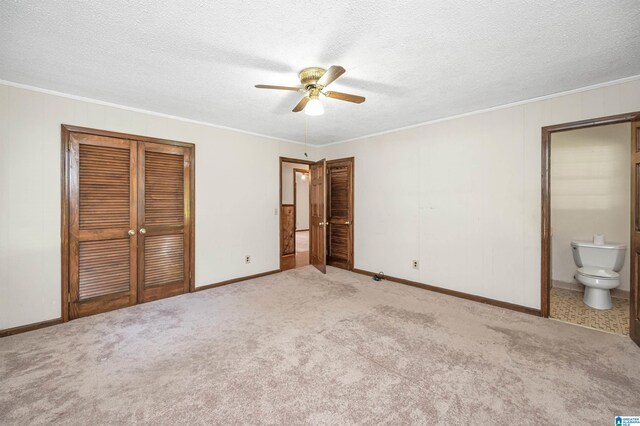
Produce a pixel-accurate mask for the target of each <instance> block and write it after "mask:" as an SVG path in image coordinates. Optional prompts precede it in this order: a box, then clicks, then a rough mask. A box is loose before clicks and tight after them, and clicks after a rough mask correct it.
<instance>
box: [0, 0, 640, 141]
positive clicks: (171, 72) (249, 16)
mask: <svg viewBox="0 0 640 426" xmlns="http://www.w3.org/2000/svg"><path fill="white" fill-rule="evenodd" d="M639 52H640V2H638V1H637V0H626V1H625V0H617V1H615V0H610V1H598V2H596V1H590V0H584V1H576V0H564V1H555V0H537V1H535V0H534V1H524V0H523V1H515V0H513V1H505V0H503V1H492V2H480V1H460V0H455V1H451V0H448V1H441V0H439V1H425V0H422V1H389V0H385V1H380V0H378V1H375V2H374V1H371V2H365V1H345V0H341V1H330V0H325V1H322V2H318V1H291V0H289V1H285V0H271V1H239V0H222V1H204V0H200V1H196V0H191V1H175V0H153V1H151V0H149V1H118V0H110V1H53V0H52V1H41V0H20V1H11V0H4V1H2V2H0V79H3V80H8V81H12V82H16V83H22V84H26V85H32V86H36V87H40V88H45V89H50V90H55V91H59V92H63V93H68V94H72V95H77V96H83V97H89V98H93V99H97V100H101V101H106V102H112V103H117V104H122V105H126V106H130V107H136V108H141V109H146V110H150V111H155V112H160V113H165V114H171V115H176V116H180V117H184V118H189V119H193V120H199V121H204V122H208V123H212V124H216V125H221V126H228V127H233V128H237V129H241V130H245V131H250V132H256V133H260V134H264V135H269V136H273V137H279V138H285V139H290V140H297V141H301V140H303V137H304V136H303V135H304V117H305V116H304V115H303V113H298V114H294V113H292V112H290V111H291V109H292V108H293V107H294V106H295V105H296V103H297V102H298V100H299V98H300V97H301V95H300V94H299V93H295V92H279V91H268V90H258V89H255V88H254V87H253V85H254V84H258V83H263V84H276V85H294V84H296V83H297V72H298V71H299V70H300V69H301V68H304V67H307V66H322V67H325V68H326V67H328V66H330V65H332V64H339V65H342V66H344V67H345V68H346V69H347V72H346V74H345V75H344V76H343V77H341V78H340V79H339V80H338V81H337V82H336V83H334V84H333V85H331V90H335V91H344V92H348V93H355V94H360V95H363V96H366V97H367V101H366V102H365V103H364V104H362V105H355V104H350V103H347V102H340V101H336V100H332V99H326V98H323V103H324V104H325V110H326V112H325V114H324V115H323V116H320V117H309V142H310V143H314V144H324V143H330V142H335V141H340V140H345V139H350V138H354V137H359V136H364V135H368V134H372V133H377V132H381V131H385V130H390V129H395V128H399V127H404V126H408V125H412V124H417V123H421V122H425V121H429V120H434V119H437V118H442V117H447V116H451V115H457V114H461V113H465V112H470V111H474V110H478V109H483V108H488V107H492V106H497V105H502V104H506V103H510V102H514V101H519V100H524V99H529V98H533V97H538V96H542V95H546V94H551V93H556V92H560V91H564V90H569V89H573V88H578V87H584V86H587V85H592V84H596V83H601V82H605V81H610V80H614V79H619V78H623V77H628V76H632V75H637V74H640V53H639Z"/></svg>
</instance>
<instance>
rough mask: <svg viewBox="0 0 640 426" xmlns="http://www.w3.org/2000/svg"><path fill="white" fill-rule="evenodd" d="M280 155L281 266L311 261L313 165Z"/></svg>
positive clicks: (284, 267) (305, 264) (292, 266)
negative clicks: (310, 167)
mask: <svg viewBox="0 0 640 426" xmlns="http://www.w3.org/2000/svg"><path fill="white" fill-rule="evenodd" d="M311 164H313V162H311V161H307V160H295V159H290V158H280V269H281V270H283V271H284V270H287V269H293V268H300V267H303V266H307V265H309V243H310V241H309V221H310V211H309V182H310V179H309V166H310V165H311Z"/></svg>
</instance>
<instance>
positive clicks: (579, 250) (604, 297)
mask: <svg viewBox="0 0 640 426" xmlns="http://www.w3.org/2000/svg"><path fill="white" fill-rule="evenodd" d="M571 248H572V250H573V260H574V262H575V264H576V265H577V266H578V270H577V271H576V273H575V275H574V278H575V279H576V280H577V281H578V282H579V283H580V284H583V285H584V299H583V300H584V303H585V304H586V305H587V306H590V307H592V308H594V309H611V308H612V307H613V304H612V303H611V291H610V290H611V289H614V288H616V287H618V286H619V285H620V274H618V271H620V270H621V269H622V266H623V265H624V255H625V252H626V246H625V245H624V244H618V243H609V244H594V243H592V242H586V241H572V242H571Z"/></svg>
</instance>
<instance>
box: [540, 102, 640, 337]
mask: <svg viewBox="0 0 640 426" xmlns="http://www.w3.org/2000/svg"><path fill="white" fill-rule="evenodd" d="M639 118H640V114H638V113H633V114H625V115H619V116H613V117H605V118H601V119H594V120H587V121H582V122H576V123H568V124H563V125H557V126H549V127H545V128H543V129H542V160H543V161H542V166H543V167H542V169H543V173H542V301H541V302H542V303H541V311H542V316H545V317H551V318H554V319H557V320H561V321H565V322H570V323H573V324H577V325H581V326H586V327H590V328H594V329H598V330H602V331H607V332H612V333H617V334H623V335H631V337H632V338H634V340H636V341H639V340H640V336H638V334H640V326H639V325H640V320H639V319H638V318H640V315H639V313H638V310H637V304H636V303H635V302H636V299H637V298H638V291H637V282H635V281H637V280H633V279H632V277H634V271H633V269H634V266H635V265H634V263H635V259H636V255H635V254H634V253H635V250H636V247H635V246H636V244H635V242H634V240H633V235H634V232H632V230H633V231H636V227H635V226H634V227H633V229H630V228H631V226H630V223H631V221H630V220H629V218H630V216H631V214H632V213H633V212H632V211H633V210H634V206H635V205H636V204H635V203H637V201H638V200H636V199H637V198H638V196H637V195H636V193H635V190H634V189H633V188H635V185H634V183H633V182H634V179H633V176H632V175H634V176H635V175H636V174H638V170H637V169H636V168H635V167H630V165H632V164H634V158H635V156H636V155H635V152H636V151H639V152H640V136H636V134H635V133H634V132H632V129H634V128H635V127H637V123H635V122H637V121H638V119H639ZM630 136H631V137H630ZM636 138H638V144H637V142H636ZM638 156H640V154H638ZM638 163H639V164H640V159H638ZM636 179H637V176H636ZM632 260H634V261H632ZM634 321H635V324H634Z"/></svg>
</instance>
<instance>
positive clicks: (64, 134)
mask: <svg viewBox="0 0 640 426" xmlns="http://www.w3.org/2000/svg"><path fill="white" fill-rule="evenodd" d="M72 133H84V134H89V135H95V136H105V137H112V138H117V139H127V140H130V141H136V142H137V141H141V142H151V143H159V144H164V145H173V146H180V147H185V148H188V149H189V151H190V152H189V157H190V161H189V163H188V164H187V166H186V167H188V172H189V173H188V175H189V189H190V191H189V192H190V195H191V196H190V199H189V205H188V207H187V206H185V207H187V208H185V222H187V225H186V227H188V229H189V234H190V238H189V254H188V258H187V259H185V260H186V261H188V263H189V292H193V291H195V280H194V278H195V266H196V264H195V225H196V224H195V207H196V199H195V155H196V152H195V145H194V144H192V143H187V142H179V141H173V140H168V139H159V138H152V137H147V136H140V135H132V134H128V133H118V132H111V131H108V130H99V129H91V128H86V127H78V126H73V125H68V124H62V125H61V151H60V176H61V185H60V188H61V194H60V195H61V197H60V204H61V205H60V220H61V226H60V241H61V294H62V297H61V312H62V315H61V316H62V321H63V322H67V321H69V295H70V293H69V284H70V282H69V278H70V271H69V261H70V251H69V250H70V239H69V207H70V201H71V199H70V196H71V187H70V184H69V183H70V182H69V171H70V166H71V158H70V155H69V154H70V143H69V142H70V139H71V134H72Z"/></svg>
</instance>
